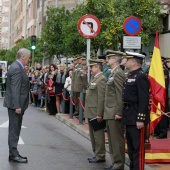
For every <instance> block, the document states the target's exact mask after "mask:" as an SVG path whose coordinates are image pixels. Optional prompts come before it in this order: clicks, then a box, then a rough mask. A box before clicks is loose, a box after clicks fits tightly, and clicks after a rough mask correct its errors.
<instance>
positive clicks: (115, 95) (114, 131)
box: [104, 66, 125, 169]
mask: <svg viewBox="0 0 170 170" xmlns="http://www.w3.org/2000/svg"><path fill="white" fill-rule="evenodd" d="M124 82H125V74H124V72H123V70H122V69H121V68H120V66H117V67H116V68H114V70H112V71H111V74H110V76H109V78H108V80H107V83H106V92H105V109H104V119H106V127H107V134H108V142H109V153H110V157H111V160H112V165H113V167H114V168H115V169H124V162H125V143H124V130H123V125H122V122H121V121H120V120H115V115H122V109H123V107H122V90H123V85H124Z"/></svg>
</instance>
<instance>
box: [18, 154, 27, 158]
mask: <svg viewBox="0 0 170 170" xmlns="http://www.w3.org/2000/svg"><path fill="white" fill-rule="evenodd" d="M19 157H20V158H22V159H28V158H27V157H26V156H21V155H19Z"/></svg>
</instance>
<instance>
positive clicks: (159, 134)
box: [154, 57, 170, 139]
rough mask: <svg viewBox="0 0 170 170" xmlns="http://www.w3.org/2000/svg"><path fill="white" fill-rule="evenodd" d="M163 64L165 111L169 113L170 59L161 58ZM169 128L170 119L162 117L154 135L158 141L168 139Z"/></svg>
mask: <svg viewBox="0 0 170 170" xmlns="http://www.w3.org/2000/svg"><path fill="white" fill-rule="evenodd" d="M161 59H162V62H163V71H164V76H165V89H166V97H165V109H164V110H163V111H164V112H169V106H168V98H169V95H168V87H169V71H168V69H169V68H170V64H169V62H170V58H165V57H161ZM168 128H169V119H168V117H167V116H165V115H162V118H161V120H160V121H159V123H158V124H157V126H156V128H155V131H154V135H155V136H156V138H157V139H164V138H167V133H168Z"/></svg>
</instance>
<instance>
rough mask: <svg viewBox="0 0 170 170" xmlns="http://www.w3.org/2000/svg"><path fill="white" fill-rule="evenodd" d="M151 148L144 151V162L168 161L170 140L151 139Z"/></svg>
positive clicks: (169, 160) (169, 158)
mask: <svg viewBox="0 0 170 170" xmlns="http://www.w3.org/2000/svg"><path fill="white" fill-rule="evenodd" d="M150 143H151V149H150V150H146V152H145V162H146V163H156V162H157V163H158V162H170V140H169V139H151V140H150Z"/></svg>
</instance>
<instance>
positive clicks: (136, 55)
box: [124, 51, 145, 60]
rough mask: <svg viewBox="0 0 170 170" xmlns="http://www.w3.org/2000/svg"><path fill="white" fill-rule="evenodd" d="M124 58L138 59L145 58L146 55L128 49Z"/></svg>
mask: <svg viewBox="0 0 170 170" xmlns="http://www.w3.org/2000/svg"><path fill="white" fill-rule="evenodd" d="M124 58H136V59H141V60H143V59H144V58H145V55H143V54H140V53H135V52H128V51H126V56H124Z"/></svg>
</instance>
